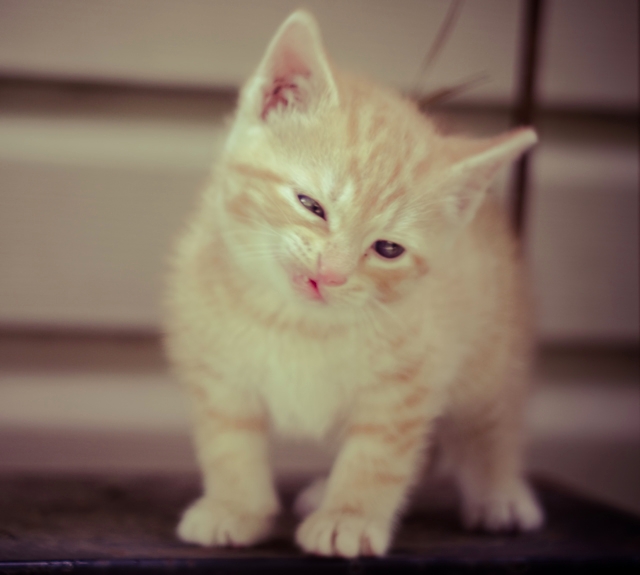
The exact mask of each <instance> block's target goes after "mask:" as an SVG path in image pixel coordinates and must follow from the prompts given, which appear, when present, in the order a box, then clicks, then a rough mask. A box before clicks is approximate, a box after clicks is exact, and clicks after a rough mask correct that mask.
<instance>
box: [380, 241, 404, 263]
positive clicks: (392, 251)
mask: <svg viewBox="0 0 640 575" xmlns="http://www.w3.org/2000/svg"><path fill="white" fill-rule="evenodd" d="M373 249H374V250H376V252H378V253H379V254H380V255H381V256H382V257H383V258H387V259H388V260H392V259H394V258H397V257H400V256H401V255H402V254H403V253H404V248H403V247H402V246H401V245H400V244H396V243H395V242H389V241H387V240H378V241H377V242H376V243H375V244H373Z"/></svg>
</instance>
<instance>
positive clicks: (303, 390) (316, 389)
mask: <svg viewBox="0 0 640 575" xmlns="http://www.w3.org/2000/svg"><path fill="white" fill-rule="evenodd" d="M266 335H267V334H264V336H263V337H260V336H259V334H256V336H257V337H256V341H255V342H254V344H253V346H252V348H251V353H248V354H247V355H246V356H245V358H244V361H243V362H242V363H241V364H238V366H237V367H238V369H239V371H241V372H242V374H243V375H242V377H243V379H244V382H245V384H246V385H249V386H251V387H252V388H253V390H254V391H256V392H257V393H258V394H259V395H260V396H261V397H262V400H263V402H264V403H265V405H266V406H267V408H268V411H269V413H270V416H271V420H272V422H273V424H274V426H275V428H276V429H277V430H278V431H280V432H283V433H285V434H290V435H300V436H308V437H321V436H323V435H325V434H326V433H327V432H329V431H330V430H331V428H332V427H333V426H334V425H335V424H336V423H337V422H339V421H340V419H341V417H342V416H343V415H344V413H345V412H346V411H347V410H348V408H349V406H350V405H351V403H352V401H353V396H354V394H355V393H356V392H357V390H358V389H359V388H361V387H362V386H365V385H366V384H367V383H369V382H370V381H371V380H372V379H373V371H372V365H371V361H370V359H371V354H370V349H368V346H367V345H366V343H365V342H364V341H358V339H357V338H355V337H354V336H344V337H334V338H321V339H315V338H309V337H304V336H301V335H300V334H296V333H288V332H285V333H277V334H274V333H271V334H269V335H268V337H265V336H266Z"/></svg>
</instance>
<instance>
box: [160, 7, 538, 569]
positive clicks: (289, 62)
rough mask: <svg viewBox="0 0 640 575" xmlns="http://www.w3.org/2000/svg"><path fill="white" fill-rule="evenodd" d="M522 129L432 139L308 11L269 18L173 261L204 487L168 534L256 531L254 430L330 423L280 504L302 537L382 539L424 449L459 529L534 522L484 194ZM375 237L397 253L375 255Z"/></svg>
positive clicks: (524, 326) (494, 206)
mask: <svg viewBox="0 0 640 575" xmlns="http://www.w3.org/2000/svg"><path fill="white" fill-rule="evenodd" d="M535 141H536V136H535V133H534V132H533V131H532V130H530V129H520V130H516V131H513V132H509V133H507V134H504V135H501V136H497V137H495V138H491V139H486V140H477V139H471V138H466V137H460V136H457V137H453V136H444V135H442V134H440V133H439V132H438V130H437V129H436V127H435V126H434V124H433V122H432V121H430V120H429V119H428V118H427V117H425V116H424V115H422V114H421V113H419V112H418V110H417V109H416V108H415V106H414V105H413V104H412V103H411V102H409V101H408V100H406V99H403V98H402V97H400V96H399V95H398V94H396V93H394V92H392V91H390V90H387V89H385V88H381V87H378V86H375V85H372V84H370V83H369V82H367V81H365V80H362V79H359V78H356V77H354V76H351V75H348V74H346V73H344V72H342V71H340V70H338V69H336V68H335V67H334V66H333V65H332V64H331V63H330V61H329V60H328V58H327V56H326V54H325V52H324V49H323V46H322V43H321V39H320V35H319V32H318V29H317V26H316V24H315V21H314V20H313V18H312V17H311V16H310V15H309V14H307V13H305V12H302V11H298V12H295V13H294V14H292V15H291V16H290V17H289V18H288V19H287V20H286V21H285V22H284V24H283V25H282V26H281V28H280V30H279V31H278V32H277V34H276V36H275V37H274V39H273V40H272V42H271V44H270V46H269V47H268V49H267V52H266V54H265V56H264V59H263V61H262V63H261V64H260V66H259V67H258V70H257V71H256V72H255V74H254V75H253V76H252V77H251V78H250V79H249V81H248V82H247V84H246V85H245V87H244V88H243V91H242V93H241V97H240V102H239V106H238V111H237V114H236V117H235V120H234V123H233V126H232V128H231V132H230V135H229V138H228V141H227V144H226V147H225V149H224V152H223V154H222V157H221V158H219V160H218V161H217V163H216V165H215V167H214V170H213V175H212V179H211V183H210V185H209V186H208V187H207V189H206V191H205V193H204V196H203V199H202V201H201V204H200V205H199V208H198V210H197V212H196V213H195V215H194V218H193V220H192V222H191V225H190V227H189V229H188V231H187V232H186V233H185V235H184V236H183V237H182V239H181V241H180V242H179V246H178V249H177V252H176V257H175V259H174V266H173V273H172V276H171V281H170V286H169V297H168V318H167V324H166V331H167V347H168V351H169V354H170V357H171V359H172V361H173V364H174V365H175V368H176V370H177V373H178V375H179V377H180V378H181V380H182V381H183V382H184V383H185V384H186V387H187V389H188V390H189V393H190V395H191V397H192V398H193V407H194V410H193V411H194V426H195V427H194V429H195V445H196V449H197V454H198V459H199V463H200V465H201V468H202V473H203V483H204V493H203V495H202V497H201V498H200V499H198V500H197V501H196V502H194V503H193V505H191V507H189V508H188V509H187V510H186V512H185V514H184V516H183V517H182V520H181V521H180V524H179V526H178V535H179V537H180V538H182V539H183V540H184V541H188V542H194V543H199V544H201V545H250V544H252V543H254V542H256V541H258V540H260V539H261V538H264V537H265V536H267V534H268V532H269V527H270V524H271V522H272V519H273V517H274V516H275V515H276V514H277V513H278V511H279V503H278V499H277V496H276V492H275V491H274V487H273V483H272V478H271V473H270V470H269V463H268V434H269V432H270V430H272V429H273V430H275V431H277V432H280V433H285V434H292V435H298V436H304V437H309V438H316V439H319V440H320V439H322V438H325V437H327V436H328V435H337V436H339V437H340V438H341V442H342V443H341V448H340V451H339V453H338V455H337V457H336V460H335V463H334V466H333V469H332V472H331V475H330V477H329V478H328V479H327V481H326V482H321V483H316V484H314V485H312V486H311V488H310V489H309V490H308V491H306V492H304V493H303V494H302V495H301V496H300V498H299V500H298V503H297V508H298V509H299V510H300V511H302V512H306V513H308V515H307V516H306V518H305V519H304V521H303V522H302V523H301V525H300V527H299V529H298V531H297V533H296V539H297V542H298V544H299V545H300V546H301V547H302V549H304V550H306V551H308V552H311V553H316V554H321V555H341V556H346V557H353V556H357V555H365V554H374V555H382V554H384V553H385V552H386V551H387V550H388V548H389V545H390V542H391V538H392V533H393V528H394V525H395V523H396V518H397V517H398V514H399V512H400V511H401V510H402V508H403V505H404V503H405V500H406V498H407V493H408V492H409V490H410V488H411V486H412V484H413V483H414V482H415V481H416V478H417V476H418V473H419V471H420V468H421V466H422V465H423V463H424V460H425V456H426V455H427V454H428V453H430V452H431V449H430V448H431V447H432V446H433V445H434V444H437V446H438V448H439V451H441V453H442V454H443V462H444V463H445V466H446V467H447V469H448V470H449V471H450V472H451V473H452V474H453V477H454V478H455V480H456V482H457V484H458V486H459V488H460V492H461V500H462V515H463V519H464V522H465V523H466V525H467V526H469V527H484V528H487V529H489V530H499V529H524V530H526V529H533V528H536V527H538V526H539V525H540V524H541V522H542V514H541V511H540V508H539V506H538V504H537V503H536V501H535V499H534V497H533V495H532V493H531V491H530V489H529V487H528V486H527V484H526V483H525V481H524V479H523V476H522V462H521V445H520V444H521V440H520V437H521V416H522V409H523V400H524V398H525V388H526V380H527V370H528V367H529V356H530V347H531V341H530V325H529V324H530V321H529V307H528V302H527V297H526V293H525V291H526V290H525V285H524V277H523V271H522V269H521V264H520V261H519V257H518V249H517V245H516V242H515V241H514V239H513V237H512V234H511V232H510V229H509V226H508V222H507V220H506V217H505V214H504V210H503V207H502V206H501V204H500V202H499V201H498V200H497V199H496V198H495V197H494V196H493V195H492V194H491V193H489V192H488V191H487V190H488V188H489V186H490V184H491V182H492V180H493V179H494V177H495V175H496V173H497V172H498V171H499V170H500V169H501V168H503V167H504V166H506V165H507V164H508V163H510V162H511V161H513V160H514V159H515V158H516V157H517V156H519V155H520V154H521V153H523V152H524V151H525V150H526V149H527V148H529V147H530V146H531V145H533V144H534V143H535ZM300 195H305V196H308V197H309V198H312V199H313V200H315V201H316V202H317V203H318V205H319V206H321V208H322V209H323V210H324V214H323V215H324V217H320V215H322V214H320V215H319V213H313V212H312V211H310V210H309V209H308V208H307V207H305V206H304V205H303V204H302V203H301V201H300V199H299V196H300ZM378 240H387V241H390V242H394V243H396V244H399V245H401V246H403V247H404V248H405V251H404V253H402V255H400V256H399V257H397V258H393V259H388V258H384V257H382V256H381V255H379V254H378V253H377V252H376V250H375V243H376V242H377V241H378Z"/></svg>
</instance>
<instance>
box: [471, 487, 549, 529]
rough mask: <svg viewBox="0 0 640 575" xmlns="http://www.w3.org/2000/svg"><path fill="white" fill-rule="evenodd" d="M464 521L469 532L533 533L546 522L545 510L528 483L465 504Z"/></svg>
mask: <svg viewBox="0 0 640 575" xmlns="http://www.w3.org/2000/svg"><path fill="white" fill-rule="evenodd" d="M462 518H463V521H464V524H465V527H466V528H467V529H476V528H482V529H486V530H487V531H508V530H513V529H516V530H519V531H533V530H535V529H539V528H540V527H542V524H543V523H544V514H543V512H542V508H541V507H540V504H539V503H538V502H537V500H536V497H535V495H534V494H533V493H532V491H531V489H530V488H529V486H528V485H526V484H525V483H520V484H517V485H515V486H513V487H512V488H510V489H504V490H501V491H496V492H495V493H492V494H490V495H487V496H486V497H484V498H477V499H473V500H468V501H466V503H465V504H464V506H463V510H462Z"/></svg>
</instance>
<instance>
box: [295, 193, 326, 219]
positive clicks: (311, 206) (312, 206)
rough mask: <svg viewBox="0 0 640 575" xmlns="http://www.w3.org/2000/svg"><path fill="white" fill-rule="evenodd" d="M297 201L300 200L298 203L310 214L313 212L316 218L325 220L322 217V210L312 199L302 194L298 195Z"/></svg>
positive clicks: (323, 216)
mask: <svg viewBox="0 0 640 575" xmlns="http://www.w3.org/2000/svg"><path fill="white" fill-rule="evenodd" d="M298 199H299V200H300V203H301V204H302V205H303V206H304V207H305V208H307V209H308V210H309V211H310V212H313V213H314V214H315V215H316V216H318V217H319V218H322V219H323V220H326V219H327V218H326V217H325V215H324V209H322V206H321V205H320V204H319V203H318V202H316V201H315V200H314V199H313V198H310V197H309V196H305V195H304V194H298Z"/></svg>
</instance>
